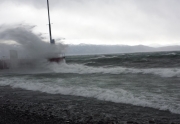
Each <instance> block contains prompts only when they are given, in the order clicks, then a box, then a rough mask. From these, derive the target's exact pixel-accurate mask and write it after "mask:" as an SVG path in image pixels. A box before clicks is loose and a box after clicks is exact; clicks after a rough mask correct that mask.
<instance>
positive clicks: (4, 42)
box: [0, 25, 66, 59]
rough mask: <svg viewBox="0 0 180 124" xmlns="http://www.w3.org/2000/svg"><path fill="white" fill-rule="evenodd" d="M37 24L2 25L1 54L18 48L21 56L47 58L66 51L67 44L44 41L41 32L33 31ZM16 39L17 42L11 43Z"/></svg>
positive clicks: (6, 54) (4, 54)
mask: <svg viewBox="0 0 180 124" xmlns="http://www.w3.org/2000/svg"><path fill="white" fill-rule="evenodd" d="M34 27H35V26H29V25H13V26H7V25H3V26H0V56H1V57H2V56H6V57H8V55H9V50H12V49H14V50H16V51H17V52H18V55H19V57H21V58H28V59H46V58H50V57H57V56H59V54H61V53H64V51H65V48H66V46H65V45H63V44H61V43H59V44H56V45H51V44H50V43H48V42H44V41H43V38H42V35H41V34H39V35H38V34H35V33H33V28H34ZM10 41H14V42H15V43H14V44H12V43H9V42H10Z"/></svg>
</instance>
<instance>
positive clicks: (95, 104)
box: [0, 86, 180, 124]
mask: <svg viewBox="0 0 180 124" xmlns="http://www.w3.org/2000/svg"><path fill="white" fill-rule="evenodd" d="M0 124H180V115H179V114H173V113H170V112H169V111H160V110H157V109H153V108H147V107H138V106H132V105H127V104H121V103H113V102H105V101H100V100H96V99H93V98H84V97H77V96H67V95H60V94H47V93H41V92H36V91H28V90H23V89H12V88H11V87H7V86H6V87H0Z"/></svg>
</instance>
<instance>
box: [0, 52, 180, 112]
mask: <svg viewBox="0 0 180 124" xmlns="http://www.w3.org/2000/svg"><path fill="white" fill-rule="evenodd" d="M42 65H44V68H43V66H42ZM41 67H42V68H39V69H23V70H20V69H19V70H18V69H17V70H5V71H1V73H0V85H1V86H11V87H13V88H22V89H26V90H32V91H40V92H45V93H48V94H63V95H72V96H83V97H88V98H89V97H92V98H96V99H98V100H102V101H111V102H114V103H126V104H132V105H135V106H143V107H150V108H155V109H159V110H168V111H170V112H171V113H176V114H180V104H179V103H180V90H179V88H180V83H179V82H180V68H179V67H180V52H158V53H133V54H116V55H94V56H68V57H66V62H62V63H60V64H56V63H45V62H42V64H41ZM82 102H83V101H82Z"/></svg>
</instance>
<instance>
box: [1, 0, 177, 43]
mask: <svg viewBox="0 0 180 124" xmlns="http://www.w3.org/2000/svg"><path fill="white" fill-rule="evenodd" d="M46 2H47V1H46V0H0V25H2V24H6V25H13V24H20V23H23V24H29V25H36V28H35V29H34V31H35V32H38V33H42V34H44V36H45V37H47V38H48V37H49V35H48V34H47V33H48V25H47V23H48V18H47V9H46V7H47V5H46V4H47V3H46ZM49 2H50V9H51V22H52V23H53V24H52V35H53V37H54V38H55V39H58V38H66V40H64V43H66V44H79V43H85V44H89V43H90V44H126V45H139V44H142V45H151V46H154V45H180V7H179V6H180V0H49ZM47 40H48V39H47Z"/></svg>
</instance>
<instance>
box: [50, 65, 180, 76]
mask: <svg viewBox="0 0 180 124" xmlns="http://www.w3.org/2000/svg"><path fill="white" fill-rule="evenodd" d="M50 68H51V70H53V71H54V72H55V73H77V74H96V73H101V74H128V73H132V74H153V75H157V76H161V77H180V68H146V69H138V68H126V67H120V66H117V67H91V66H86V65H83V64H66V63H62V64H60V65H58V64H56V63H53V64H50Z"/></svg>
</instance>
